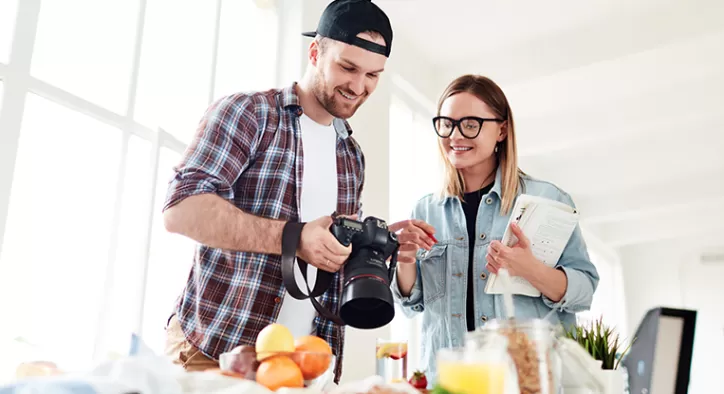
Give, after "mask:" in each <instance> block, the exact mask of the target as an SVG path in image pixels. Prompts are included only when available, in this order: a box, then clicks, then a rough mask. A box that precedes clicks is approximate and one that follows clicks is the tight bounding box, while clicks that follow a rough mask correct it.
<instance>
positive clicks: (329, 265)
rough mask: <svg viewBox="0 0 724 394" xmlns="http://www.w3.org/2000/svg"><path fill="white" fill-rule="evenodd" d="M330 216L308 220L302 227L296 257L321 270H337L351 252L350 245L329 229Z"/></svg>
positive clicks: (330, 223)
mask: <svg viewBox="0 0 724 394" xmlns="http://www.w3.org/2000/svg"><path fill="white" fill-rule="evenodd" d="M331 225H332V217H331V216H322V217H321V218H319V219H317V220H314V221H312V222H309V223H307V224H305V225H304V228H302V234H301V237H300V239H299V246H298V247H297V257H299V258H300V259H302V260H304V261H306V262H307V264H311V265H313V266H315V267H317V268H319V269H321V270H323V271H327V272H337V271H339V269H340V268H342V265H344V263H345V262H346V261H347V258H348V257H349V254H350V253H352V245H349V246H344V245H342V244H341V243H339V241H338V240H337V238H336V237H335V236H334V234H332V232H331V231H329V228H330V226H331Z"/></svg>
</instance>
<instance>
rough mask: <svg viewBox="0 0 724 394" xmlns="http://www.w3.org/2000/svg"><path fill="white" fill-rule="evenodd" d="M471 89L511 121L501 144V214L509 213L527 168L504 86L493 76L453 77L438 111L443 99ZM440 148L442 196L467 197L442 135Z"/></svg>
mask: <svg viewBox="0 0 724 394" xmlns="http://www.w3.org/2000/svg"><path fill="white" fill-rule="evenodd" d="M463 92H467V93H470V94H472V95H474V96H475V97H477V98H479V99H480V100H482V101H483V102H484V103H485V104H487V105H488V107H490V109H491V110H492V111H493V112H494V113H495V115H496V116H497V117H498V118H500V119H505V121H506V123H507V125H506V130H507V136H506V137H505V139H504V140H503V141H501V142H499V143H498V144H497V148H498V149H497V153H496V155H497V158H498V167H500V168H501V172H502V173H501V178H502V182H501V185H500V192H501V196H500V197H501V200H502V201H501V204H500V212H501V214H507V213H508V212H509V211H510V209H511V208H512V207H513V201H514V200H515V197H516V196H517V195H518V188H520V187H521V180H520V176H521V175H522V174H523V172H522V171H521V170H520V169H519V168H518V151H517V149H516V146H515V127H514V124H513V112H512V111H511V109H510V105H509V104H508V99H507V98H506V97H505V93H503V90H502V89H501V88H500V87H499V86H498V85H497V84H496V83H495V82H493V81H492V80H490V79H489V78H486V77H483V76H480V75H470V74H468V75H463V76H461V77H458V78H457V79H455V80H454V81H452V82H451V83H450V84H449V85H448V86H447V88H445V91H444V92H443V94H442V96H440V100H439V101H438V103H437V115H438V116H439V115H440V109H441V108H442V104H443V102H444V101H445V100H446V99H447V98H448V97H450V96H453V95H456V94H458V93H463ZM438 148H439V152H440V156H441V157H442V161H443V167H444V169H445V175H444V181H443V184H442V190H441V196H442V197H458V198H460V199H463V197H464V195H465V181H464V180H463V177H462V176H461V175H460V172H459V171H458V170H457V169H456V168H455V166H453V164H452V163H450V159H448V157H447V154H446V153H445V148H444V147H443V145H442V139H438Z"/></svg>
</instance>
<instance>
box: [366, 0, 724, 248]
mask: <svg viewBox="0 0 724 394" xmlns="http://www.w3.org/2000/svg"><path fill="white" fill-rule="evenodd" d="M376 2H377V3H378V4H379V5H380V6H381V7H382V8H383V9H384V10H385V11H386V12H387V13H388V15H389V16H390V19H391V20H392V21H393V25H394V28H395V34H396V36H397V37H401V39H402V40H404V42H405V44H406V45H407V44H409V45H412V46H414V47H415V49H416V52H417V53H419V54H420V56H421V60H420V61H423V62H424V63H425V64H426V65H431V67H432V68H433V69H434V73H433V74H434V75H437V76H439V78H438V79H437V80H436V81H433V82H432V83H433V84H434V85H435V86H436V87H437V88H439V89H438V90H436V91H437V92H440V91H442V88H443V87H444V86H445V85H446V84H447V83H448V82H449V81H451V80H452V79H453V78H455V77H457V76H459V75H461V74H464V73H478V74H483V75H487V76H489V77H491V78H493V79H494V80H496V81H497V82H498V83H499V84H501V86H502V87H503V89H504V90H505V91H506V94H507V95H508V98H509V100H510V102H511V105H512V107H513V111H514V114H515V116H516V118H515V120H516V131H517V138H518V144H519V147H520V148H519V149H520V155H521V167H522V169H523V170H524V171H526V172H528V173H530V174H531V175H533V176H536V177H539V178H542V179H547V180H550V181H552V182H554V183H556V184H558V185H559V186H561V187H562V188H563V189H565V190H566V191H568V192H570V193H571V195H572V196H573V198H574V200H575V201H576V203H577V205H578V207H579V208H580V209H581V212H582V215H583V217H584V221H583V225H584V227H585V228H586V230H588V231H590V233H591V234H593V235H595V236H596V237H597V238H598V239H599V240H600V241H603V242H605V243H606V244H607V245H609V246H611V247H613V248H618V247H623V246H630V245H640V244H649V243H652V242H667V241H669V240H673V239H678V240H682V239H686V240H688V241H691V242H692V243H696V242H700V241H699V240H703V239H706V241H705V243H706V244H705V245H702V246H705V247H707V248H711V247H714V248H717V247H718V248H722V250H724V2H721V1H716V0H708V1H703V0H680V1H671V0H666V1H648V0H647V1H641V0H639V1H636V2H627V1H623V0H621V1H618V0H613V1H612V0H607V1H603V0H596V1H585V2H580V1H578V2H577V1H560V0H552V1H547V2H540V1H520V0H518V1H502V0H500V1H488V0H485V1H482V0H481V1H475V0H470V1H462V0H447V1H446V2H445V5H444V6H442V4H443V2H441V1H439V0H376ZM631 3H635V4H631ZM413 4H414V7H415V8H414V9H415V11H414V12H415V13H414V16H413V14H412V13H411V11H410V6H411V5H413ZM402 73H404V70H402V72H401V74H402ZM429 99H430V100H432V101H435V100H436V97H430V98H429ZM712 234H719V235H720V236H719V237H717V236H714V237H712ZM701 242H704V241H701Z"/></svg>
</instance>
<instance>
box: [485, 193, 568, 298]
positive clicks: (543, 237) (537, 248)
mask: <svg viewBox="0 0 724 394" xmlns="http://www.w3.org/2000/svg"><path fill="white" fill-rule="evenodd" d="M578 219H579V214H578V211H577V210H576V209H574V208H573V207H571V206H569V205H567V204H564V203H562V202H559V201H556V200H551V199H549V198H545V197H538V196H531V195H529V194H521V195H520V196H518V198H517V200H516V202H515V205H514V206H513V211H512V212H511V215H510V220H509V221H508V226H507V228H506V230H505V234H503V239H502V240H501V242H502V243H503V244H504V245H507V246H509V247H512V246H513V245H515V244H516V243H517V242H518V238H517V237H516V236H515V235H513V232H512V231H511V230H510V224H511V223H517V224H518V226H519V227H520V229H521V230H522V231H523V234H525V235H526V237H528V240H529V241H530V243H531V251H532V252H533V256H535V257H536V258H537V259H538V260H539V261H542V262H543V263H544V264H545V265H547V266H549V267H554V266H555V265H556V263H558V259H560V257H561V254H563V249H565V247H566V245H567V244H568V240H569V239H570V238H571V235H572V234H573V230H574V229H575V228H576V225H577V224H578ZM506 282H507V283H506ZM503 286H509V289H508V291H510V292H511V293H512V294H517V295H525V296H529V297H539V296H540V295H541V293H540V291H538V289H536V288H535V287H533V285H531V284H530V283H529V282H528V281H527V280H525V279H523V278H521V277H518V276H511V277H510V280H508V281H501V280H499V279H498V277H497V275H495V274H491V275H490V277H489V279H488V282H487V283H486V285H485V292H486V293H488V294H502V293H503V291H504V290H505V289H504V288H503Z"/></svg>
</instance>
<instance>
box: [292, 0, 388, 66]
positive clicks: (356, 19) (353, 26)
mask: <svg viewBox="0 0 724 394" xmlns="http://www.w3.org/2000/svg"><path fill="white" fill-rule="evenodd" d="M369 30H372V31H376V32H378V33H380V34H381V35H382V38H384V40H385V44H386V45H379V44H377V43H374V42H372V41H368V40H365V39H362V38H359V37H357V34H359V33H362V32H365V31H369ZM317 34H319V35H320V36H323V37H327V38H331V39H333V40H337V41H341V42H344V43H346V44H349V45H355V46H358V47H360V48H363V49H366V50H368V51H371V52H374V53H379V54H380V55H384V56H385V57H390V51H391V50H392V26H390V20H389V19H388V18H387V15H385V13H384V12H383V11H382V10H381V9H380V8H379V7H377V5H375V4H373V3H372V1H371V0H334V1H333V2H332V3H330V4H329V5H328V6H327V8H325V10H324V12H323V13H322V17H321V18H320V19H319V25H318V26H317V30H316V31H312V32H307V33H302V35H304V36H307V37H315V36H316V35H317Z"/></svg>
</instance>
